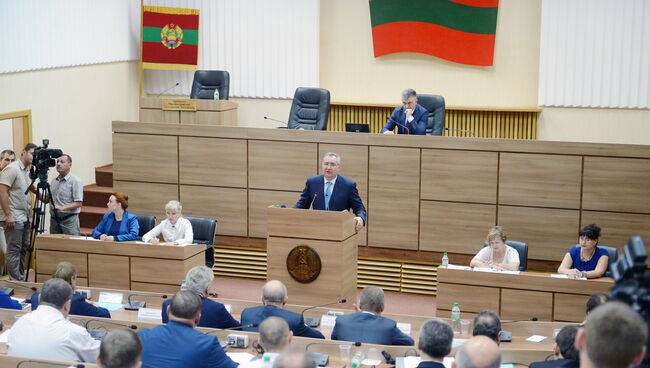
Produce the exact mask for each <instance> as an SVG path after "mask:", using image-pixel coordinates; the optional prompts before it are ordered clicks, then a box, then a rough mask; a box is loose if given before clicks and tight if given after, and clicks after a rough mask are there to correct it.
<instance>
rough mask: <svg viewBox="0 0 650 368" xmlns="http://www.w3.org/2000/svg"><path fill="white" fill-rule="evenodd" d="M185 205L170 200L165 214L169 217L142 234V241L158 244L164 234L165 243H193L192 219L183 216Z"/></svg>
mask: <svg viewBox="0 0 650 368" xmlns="http://www.w3.org/2000/svg"><path fill="white" fill-rule="evenodd" d="M182 211H183V206H181V203H180V202H179V201H173V200H172V201H169V202H167V204H166V205H165V214H166V216H167V218H166V219H165V220H163V221H162V222H161V223H160V224H158V225H157V226H156V227H154V228H153V229H151V230H150V231H149V232H148V233H146V234H144V235H143V236H142V241H143V242H146V243H153V244H158V243H159V242H160V239H159V236H160V235H162V236H163V239H164V241H165V243H169V244H173V245H187V244H192V241H193V240H194V233H193V232H192V224H191V223H190V220H188V219H186V218H183V215H182V213H181V212H182Z"/></svg>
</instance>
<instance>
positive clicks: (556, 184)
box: [499, 153, 582, 209]
mask: <svg viewBox="0 0 650 368" xmlns="http://www.w3.org/2000/svg"><path fill="white" fill-rule="evenodd" d="M581 170H582V159H581V158H580V157H579V156H561V155H535V154H520V153H501V157H500V162H499V204H511V205H523V206H539V207H555V208H575V209H579V208H580V175H581V172H582V171H581Z"/></svg>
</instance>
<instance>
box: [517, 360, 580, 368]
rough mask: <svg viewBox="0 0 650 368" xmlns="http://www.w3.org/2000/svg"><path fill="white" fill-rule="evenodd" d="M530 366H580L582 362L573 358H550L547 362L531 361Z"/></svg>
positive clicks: (536, 367) (576, 367)
mask: <svg viewBox="0 0 650 368" xmlns="http://www.w3.org/2000/svg"><path fill="white" fill-rule="evenodd" d="M529 367H530V368H578V367H580V362H578V361H577V360H571V359H558V360H549V361H547V362H536V363H530V366H529Z"/></svg>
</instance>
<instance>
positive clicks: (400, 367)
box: [395, 356, 454, 368]
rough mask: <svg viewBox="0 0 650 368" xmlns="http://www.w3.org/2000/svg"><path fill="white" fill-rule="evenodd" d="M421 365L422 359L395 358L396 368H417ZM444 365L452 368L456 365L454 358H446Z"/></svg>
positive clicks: (414, 357) (412, 357)
mask: <svg viewBox="0 0 650 368" xmlns="http://www.w3.org/2000/svg"><path fill="white" fill-rule="evenodd" d="M418 364H420V357H416V356H408V357H397V358H395V368H415V367H417V366H418ZM442 364H443V365H444V366H445V368H451V366H452V364H454V358H451V357H446V358H445V359H444V360H443V361H442Z"/></svg>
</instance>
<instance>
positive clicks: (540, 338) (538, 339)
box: [526, 335, 546, 342]
mask: <svg viewBox="0 0 650 368" xmlns="http://www.w3.org/2000/svg"><path fill="white" fill-rule="evenodd" d="M544 340H546V336H542V335H533V336H531V337H529V338H527V339H526V341H530V342H542V341H544Z"/></svg>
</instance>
